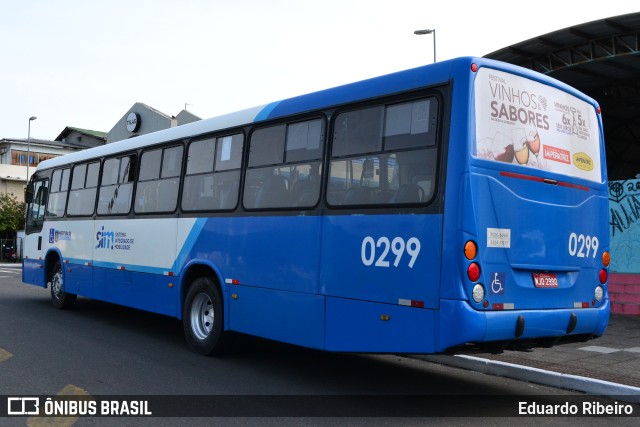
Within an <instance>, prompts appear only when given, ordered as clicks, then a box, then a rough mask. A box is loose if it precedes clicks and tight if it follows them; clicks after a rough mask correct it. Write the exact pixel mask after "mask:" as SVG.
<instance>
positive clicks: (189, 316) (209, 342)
mask: <svg viewBox="0 0 640 427" xmlns="http://www.w3.org/2000/svg"><path fill="white" fill-rule="evenodd" d="M182 327H183V329H184V336H185V339H186V341H187V344H188V345H189V348H190V349H191V350H193V351H194V352H196V353H199V354H203V355H207V356H209V355H212V354H216V353H219V352H220V351H221V349H222V338H223V314H222V296H221V295H220V291H219V290H218V287H217V286H216V285H215V284H214V283H213V281H212V280H211V279H210V278H208V277H200V278H198V279H196V280H195V281H194V282H193V284H192V285H191V287H190V288H189V291H188V292H187V296H186V297H185V301H184V306H183V309H182Z"/></svg>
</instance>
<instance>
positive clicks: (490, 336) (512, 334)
mask: <svg viewBox="0 0 640 427" xmlns="http://www.w3.org/2000/svg"><path fill="white" fill-rule="evenodd" d="M609 311H610V306H609V300H608V299H606V300H605V302H604V303H603V304H602V305H601V306H600V307H595V308H576V309H554V310H508V311H477V310H474V309H472V308H471V307H470V306H469V305H468V304H467V303H466V302H465V301H457V300H442V301H441V304H440V312H439V315H438V320H437V323H436V352H438V353H441V352H455V353H460V352H465V350H469V351H470V352H471V351H477V350H480V351H494V352H499V351H501V350H502V349H514V350H517V349H523V348H524V349H526V348H531V347H550V346H552V345H555V344H561V343H563V342H575V341H581V340H588V339H591V338H596V337H599V336H601V335H602V334H604V331H605V329H606V327H607V323H608V322H609Z"/></svg>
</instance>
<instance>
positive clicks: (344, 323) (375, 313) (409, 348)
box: [326, 297, 435, 353]
mask: <svg viewBox="0 0 640 427" xmlns="http://www.w3.org/2000/svg"><path fill="white" fill-rule="evenodd" d="M434 313H435V312H434V311H433V310H426V309H421V308H413V307H402V306H398V305H393V304H380V303H372V302H367V301H358V300H352V299H345V298H332V297H327V341H326V350H330V351H359V352H376V353H389V352H398V353H431V352H433V351H434V317H435V315H434Z"/></svg>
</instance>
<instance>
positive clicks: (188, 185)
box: [23, 58, 610, 354]
mask: <svg viewBox="0 0 640 427" xmlns="http://www.w3.org/2000/svg"><path fill="white" fill-rule="evenodd" d="M26 201H27V215H26V234H27V236H26V242H25V255H26V256H25V258H24V260H23V281H24V282H25V283H28V284H33V285H36V286H40V287H43V288H47V287H49V288H50V292H51V301H52V303H53V305H54V306H55V307H57V308H68V307H71V306H72V305H73V303H74V301H75V300H76V297H77V296H83V297H87V298H92V299H96V300H101V301H107V302H110V303H114V304H120V305H124V306H128V307H134V308H137V309H141V310H147V311H150V312H154V313H160V314H163V315H167V316H172V317H175V318H177V319H181V321H182V324H183V327H184V333H185V337H186V341H187V344H188V345H189V347H190V348H191V349H192V350H194V351H196V352H198V353H202V354H213V353H216V352H219V351H221V350H222V349H224V348H225V345H226V342H227V341H228V338H229V335H230V333H233V332H239V333H243V334H249V335H254V336H258V337H264V338H267V339H271V340H277V341H282V342H286V343H292V344H296V345H300V346H306V347H310V348H314V349H322V350H328V351H340V352H381V353H384V352H394V353H445V352H448V353H452V352H465V351H490V352H497V351H501V350H503V349H520V348H531V347H536V346H551V345H554V344H556V343H561V342H567V341H574V340H586V339H590V338H595V337H598V336H600V335H602V334H603V333H604V331H605V328H606V326H607V322H608V318H609V299H608V294H607V279H608V265H609V259H610V256H609V253H608V249H609V241H608V235H609V233H608V221H607V206H608V196H607V175H606V166H605V148H604V141H603V137H602V120H601V115H600V110H599V107H598V105H597V103H596V102H595V101H594V100H592V99H590V98H589V97H587V96H585V95H584V94H582V93H580V92H578V91H576V90H575V89H573V88H571V87H569V86H568V85H566V84H564V83H561V82H559V81H556V80H553V79H551V78H548V77H546V76H543V75H541V74H537V73H535V72H532V71H530V70H526V69H523V68H519V67H515V66H512V65H508V64H504V63H500V62H495V61H491V60H486V59H482V58H459V59H455V60H449V61H444V62H440V63H435V64H432V65H428V66H424V67H419V68H415V69H410V70H406V71H401V72H397V73H393V74H389V75H385V76H381V77H377V78H372V79H369V80H364V81H361V82H356V83H352V84H348V85H345V86H340V87H336V88H332V89H327V90H323V91H320V92H316V93H311V94H307V95H302V96H298V97H294V98H290V99H286V100H283V101H279V102H274V103H271V104H268V105H264V106H260V107H257V108H252V109H248V110H244V111H241V112H237V113H232V114H228V115H224V116H221V117H215V118H211V119H207V120H202V121H199V122H195V123H191V124H187V125H183V126H178V127H174V128H171V129H167V130H163V131H160V132H155V133H152V134H146V135H141V136H138V137H136V138H132V139H128V140H123V141H119V142H115V143H111V144H107V145H105V146H101V147H97V148H92V149H88V150H85V151H81V152H75V153H73V154H68V155H65V156H63V157H58V158H55V159H51V160H47V161H45V162H42V163H41V164H39V165H38V168H37V171H36V173H35V174H34V176H33V177H32V179H31V181H30V182H29V184H28V186H27V191H26Z"/></svg>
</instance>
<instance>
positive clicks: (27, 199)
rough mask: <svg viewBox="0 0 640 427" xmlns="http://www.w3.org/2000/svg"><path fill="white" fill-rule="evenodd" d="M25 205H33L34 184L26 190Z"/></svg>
mask: <svg viewBox="0 0 640 427" xmlns="http://www.w3.org/2000/svg"><path fill="white" fill-rule="evenodd" d="M24 201H25V203H33V184H29V185H27V186H26V187H25V189H24Z"/></svg>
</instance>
